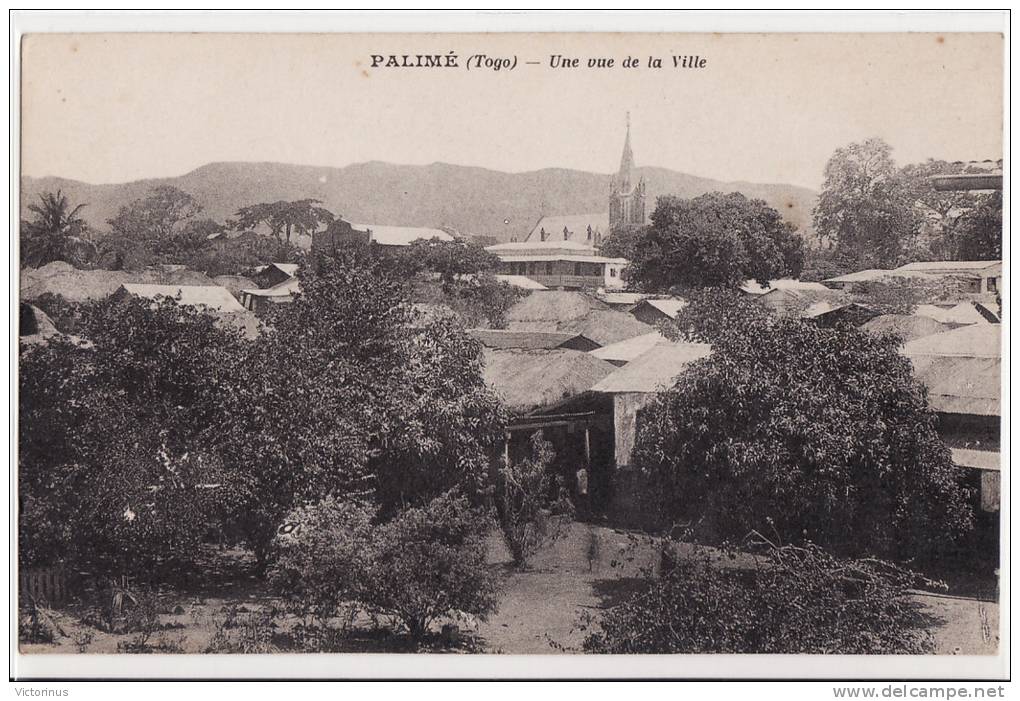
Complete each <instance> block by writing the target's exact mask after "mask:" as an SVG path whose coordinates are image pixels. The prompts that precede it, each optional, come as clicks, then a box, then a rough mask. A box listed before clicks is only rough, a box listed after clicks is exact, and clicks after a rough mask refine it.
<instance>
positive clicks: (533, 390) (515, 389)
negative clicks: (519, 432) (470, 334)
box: [484, 348, 616, 415]
mask: <svg viewBox="0 0 1020 701" xmlns="http://www.w3.org/2000/svg"><path fill="white" fill-rule="evenodd" d="M484 357H485V371H484V377H485V382H486V384H488V385H489V387H491V388H492V389H493V390H494V391H495V392H496V393H497V394H498V395H499V396H500V397H501V398H502V400H503V402H504V403H505V404H506V405H507V407H509V409H510V410H511V411H513V412H515V413H516V414H518V415H521V414H528V413H531V412H534V411H535V410H537V409H544V408H550V407H553V406H556V405H557V404H560V403H562V402H564V401H566V400H569V399H571V398H573V397H576V396H577V395H579V394H583V393H584V392H586V391H588V390H589V389H591V388H592V386H593V385H595V383H597V382H598V381H599V380H601V379H603V378H604V377H606V376H608V375H609V374H610V373H611V372H613V370H615V369H616V368H615V367H614V366H613V365H611V364H610V363H607V362H606V361H604V360H599V359H598V358H595V357H593V356H591V355H589V354H588V353H583V352H581V351H574V350H566V349H563V348H558V349H554V350H495V349H492V348H486V349H485V350H484Z"/></svg>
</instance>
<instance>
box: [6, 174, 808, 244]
mask: <svg viewBox="0 0 1020 701" xmlns="http://www.w3.org/2000/svg"><path fill="white" fill-rule="evenodd" d="M635 172H636V174H637V175H638V176H642V175H643V176H644V177H645V180H646V182H647V187H648V208H649V212H650V211H651V209H652V208H653V207H654V202H655V198H656V197H658V196H660V195H666V194H674V195H678V196H680V197H695V196H697V195H700V194H703V193H705V192H713V191H721V192H733V191H738V192H743V193H744V194H745V195H747V196H748V197H754V198H759V199H763V200H765V202H767V203H768V204H769V205H770V206H772V207H775V208H776V209H777V210H779V211H780V212H781V213H782V215H783V217H784V218H785V219H786V220H787V221H790V222H792V223H793V224H796V225H797V227H798V229H799V230H800V232H801V233H802V235H805V236H809V235H810V233H811V226H810V225H811V209H812V208H813V207H814V203H815V200H816V199H817V193H816V192H814V191H813V190H810V189H808V188H804V187H800V186H796V185H788V184H784V183H751V182H747V181H720V180H714V179H711V178H702V177H700V176H696V175H691V174H688V173H682V172H679V171H674V170H671V169H668V168H660V167H655V166H644V167H639V168H636V169H635ZM611 177H612V176H611V174H609V173H592V172H588V171H581V170H575V169H569V168H556V167H550V168H542V169H539V170H533V171H525V172H522V173H507V172H504V171H498V170H492V169H488V168H484V167H481V166H462V165H455V164H450V163H443V162H435V163H430V164H428V165H405V164H395V163H388V162H384V161H365V162H362V163H353V164H350V165H347V166H343V167H330V166H311V165H300V164H290V163H280V162H275V161H253V162H248V161H215V162H211V163H206V164H204V165H202V166H199V167H198V168H195V169H194V170H192V171H190V172H188V173H185V174H183V175H180V176H174V177H165V178H146V179H141V180H133V181H130V182H125V183H107V184H91V183H85V182H81V181H77V180H72V179H68V178H61V177H59V176H44V177H31V176H23V177H22V179H21V207H22V211H23V212H24V209H25V206H26V205H27V204H29V203H31V202H32V201H35V200H36V199H37V198H38V195H39V194H41V193H42V192H46V191H55V190H57V189H60V190H62V191H63V193H64V194H65V195H67V197H68V198H69V199H70V201H71V202H72V203H73V204H79V203H85V204H86V205H87V206H86V207H85V208H84V209H83V210H82V216H83V217H84V218H85V219H86V220H87V221H88V222H89V223H90V224H91V225H92V226H93V227H96V228H99V229H105V228H107V226H106V221H107V220H108V219H110V218H112V217H113V216H115V215H116V213H117V211H118V210H119V208H120V207H121V206H123V205H126V204H129V203H130V202H131V201H133V200H135V199H138V198H141V197H144V196H145V195H146V194H147V192H148V190H149V189H151V188H152V187H155V186H157V185H164V184H167V185H173V186H175V187H179V188H180V189H182V190H184V191H185V192H188V193H190V194H191V195H192V196H194V197H195V198H196V199H197V200H198V202H199V203H200V204H201V205H202V207H203V210H204V211H203V216H208V217H211V218H212V219H215V220H217V221H224V220H225V219H227V218H229V217H231V216H232V215H233V214H234V212H236V211H237V209H238V208H240V207H244V206H246V205H249V204H255V203H257V202H267V201H275V200H280V199H285V200H294V199H303V198H308V197H311V198H315V199H319V200H322V202H323V204H324V206H325V207H327V208H328V209H329V210H330V211H332V212H334V213H335V214H337V215H341V216H343V217H344V218H345V219H347V220H348V221H355V222H371V223H376V224H380V225H381V224H390V225H395V226H428V227H440V226H448V227H452V228H454V229H456V230H458V231H460V232H461V233H464V234H475V235H483V236H493V237H495V238H497V239H498V240H501V241H507V240H509V239H510V238H512V237H516V238H523V237H524V236H525V235H527V233H528V232H529V231H530V230H531V229H532V227H533V226H534V225H535V223H536V222H537V221H538V219H539V218H540V217H541V216H542V215H557V214H584V213H589V212H604V211H607V210H608V196H609V183H610V178H611Z"/></svg>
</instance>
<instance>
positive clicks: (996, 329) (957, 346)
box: [903, 324, 1002, 358]
mask: <svg viewBox="0 0 1020 701" xmlns="http://www.w3.org/2000/svg"><path fill="white" fill-rule="evenodd" d="M903 354H904V355H907V356H914V355H941V356H958V357H970V358H1001V357H1002V326H1000V325H999V324H971V325H969V326H961V327H960V328H958V329H953V330H952V331H946V332H945V333H939V334H934V335H932V336H925V337H924V338H919V339H917V340H915V341H911V342H910V343H907V344H905V345H904V346H903Z"/></svg>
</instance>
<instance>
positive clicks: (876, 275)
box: [825, 268, 892, 282]
mask: <svg viewBox="0 0 1020 701" xmlns="http://www.w3.org/2000/svg"><path fill="white" fill-rule="evenodd" d="M890 273H892V271H891V270H884V269H882V268H870V269H868V270H858V271H857V272H856V273H847V274H846V275H837V276H836V277H830V278H829V279H828V280H826V281H825V282H870V281H872V280H878V279H880V278H883V277H887V276H888V275H889V274H890Z"/></svg>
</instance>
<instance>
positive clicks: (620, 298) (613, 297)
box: [598, 292, 648, 305]
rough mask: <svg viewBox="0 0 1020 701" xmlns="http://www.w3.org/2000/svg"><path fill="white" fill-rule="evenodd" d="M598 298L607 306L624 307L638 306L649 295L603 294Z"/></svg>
mask: <svg viewBox="0 0 1020 701" xmlns="http://www.w3.org/2000/svg"><path fill="white" fill-rule="evenodd" d="M598 297H599V299H601V300H602V301H603V302H605V303H606V304H616V305H624V304H637V303H638V302H640V301H641V300H643V299H647V298H648V295H647V294H645V293H643V292H601V293H599V296H598Z"/></svg>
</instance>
